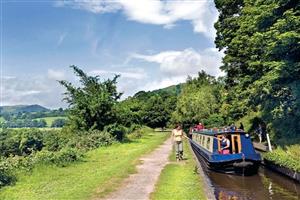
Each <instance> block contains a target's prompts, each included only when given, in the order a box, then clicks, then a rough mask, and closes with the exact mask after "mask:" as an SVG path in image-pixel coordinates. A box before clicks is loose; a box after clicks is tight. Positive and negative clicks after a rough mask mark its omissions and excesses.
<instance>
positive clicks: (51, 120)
mask: <svg viewBox="0 0 300 200" xmlns="http://www.w3.org/2000/svg"><path fill="white" fill-rule="evenodd" d="M36 119H44V120H45V121H46V123H47V127H51V125H52V122H53V121H54V120H56V119H67V118H66V117H61V116H60V117H43V118H36Z"/></svg>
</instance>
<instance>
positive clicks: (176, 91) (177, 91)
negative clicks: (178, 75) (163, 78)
mask: <svg viewBox="0 0 300 200" xmlns="http://www.w3.org/2000/svg"><path fill="white" fill-rule="evenodd" d="M183 85H184V83H180V84H177V85H171V86H169V87H166V88H161V89H158V90H153V91H151V93H163V92H166V93H170V94H176V95H179V94H180V92H181V89H182V86H183Z"/></svg>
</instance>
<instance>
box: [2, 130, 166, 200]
mask: <svg viewBox="0 0 300 200" xmlns="http://www.w3.org/2000/svg"><path fill="white" fill-rule="evenodd" d="M168 135H169V134H167V133H148V134H146V135H145V136H144V137H143V138H142V139H139V140H135V141H133V142H131V143H125V144H114V145H112V146H109V147H102V148H99V149H96V150H93V151H90V152H88V153H87V156H86V158H85V159H84V161H83V162H79V163H75V164H72V165H70V166H67V167H64V168H60V167H56V166H39V167H36V168H35V169H34V170H33V172H32V173H31V174H25V173H24V172H22V173H20V174H19V175H18V181H17V183H16V185H15V186H9V187H5V188H4V189H2V190H0V199H1V200H4V199H7V200H14V199H22V200H27V199H28V200H29V199H30V200H35V199H47V200H49V199H89V198H91V197H95V196H97V197H99V196H100V197H101V196H103V195H105V194H107V193H109V192H111V191H113V190H114V189H115V188H116V187H118V185H119V184H120V183H121V181H122V179H124V178H125V177H127V176H128V175H129V174H130V173H133V172H135V165H136V164H137V163H138V158H139V157H141V155H143V154H145V153H148V152H150V151H152V150H153V149H154V148H156V147H157V146H158V145H159V144H161V143H162V142H163V141H164V140H165V139H166V138H167V137H168Z"/></svg>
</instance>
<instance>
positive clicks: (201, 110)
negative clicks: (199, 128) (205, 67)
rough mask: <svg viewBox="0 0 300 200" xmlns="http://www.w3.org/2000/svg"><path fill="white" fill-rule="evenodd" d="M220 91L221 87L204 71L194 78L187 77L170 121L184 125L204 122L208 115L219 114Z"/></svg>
mask: <svg viewBox="0 0 300 200" xmlns="http://www.w3.org/2000/svg"><path fill="white" fill-rule="evenodd" d="M221 91H222V87H221V85H220V84H219V83H218V82H217V81H216V80H215V78H214V77H212V76H210V75H208V74H206V73H205V72H204V71H202V72H199V73H198V77H196V78H190V77H189V78H188V80H187V83H186V85H184V86H183V88H182V91H181V94H180V96H179V97H178V100H177V105H176V110H175V112H174V113H173V115H172V121H173V122H175V123H176V122H180V123H183V124H186V125H192V124H195V123H198V122H204V120H206V119H208V118H209V116H210V115H212V114H215V113H218V112H219V107H220V104H221V98H220V93H221ZM206 121H207V122H208V120H206ZM210 121H215V120H210Z"/></svg>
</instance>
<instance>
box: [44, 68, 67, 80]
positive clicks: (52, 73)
mask: <svg viewBox="0 0 300 200" xmlns="http://www.w3.org/2000/svg"><path fill="white" fill-rule="evenodd" d="M47 77H48V78H49V79H51V80H63V79H65V77H66V76H65V72H64V71H60V70H54V69H48V72H47Z"/></svg>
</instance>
